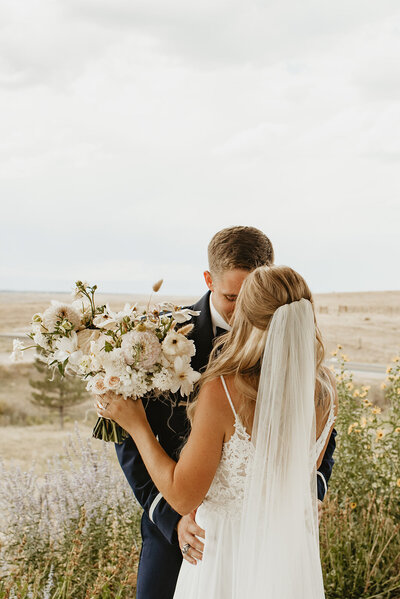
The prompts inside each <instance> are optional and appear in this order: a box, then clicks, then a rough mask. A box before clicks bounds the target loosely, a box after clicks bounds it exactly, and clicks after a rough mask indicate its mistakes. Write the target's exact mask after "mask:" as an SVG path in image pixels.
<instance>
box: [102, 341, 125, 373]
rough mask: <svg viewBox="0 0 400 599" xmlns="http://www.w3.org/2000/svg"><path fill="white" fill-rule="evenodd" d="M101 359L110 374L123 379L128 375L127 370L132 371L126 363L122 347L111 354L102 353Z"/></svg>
mask: <svg viewBox="0 0 400 599" xmlns="http://www.w3.org/2000/svg"><path fill="white" fill-rule="evenodd" d="M100 359H101V363H102V366H103V368H104V370H105V371H106V372H107V373H109V374H112V375H114V376H119V377H122V376H124V375H125V374H126V372H127V369H128V370H129V371H130V368H129V366H127V363H126V361H125V356H124V352H123V350H122V349H121V348H120V347H117V348H115V349H113V350H112V351H110V352H101V358H100Z"/></svg>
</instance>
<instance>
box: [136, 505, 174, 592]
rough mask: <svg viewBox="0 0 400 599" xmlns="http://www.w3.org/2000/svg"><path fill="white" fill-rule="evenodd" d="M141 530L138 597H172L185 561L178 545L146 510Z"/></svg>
mask: <svg viewBox="0 0 400 599" xmlns="http://www.w3.org/2000/svg"><path fill="white" fill-rule="evenodd" d="M141 533H142V541H143V542H142V550H141V552H140V561H139V564H140V567H139V571H138V580H137V591H136V599H172V597H173V596H174V592H175V586H176V581H177V578H178V574H179V569H180V567H181V563H182V554H181V551H180V549H179V545H178V543H174V544H171V543H169V542H168V541H167V539H166V538H165V536H164V535H163V534H162V533H161V532H160V531H159V529H158V528H157V526H156V525H155V524H153V523H152V522H151V521H150V520H149V518H148V516H147V514H146V512H144V513H143V516H142V522H141Z"/></svg>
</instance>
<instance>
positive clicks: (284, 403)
mask: <svg viewBox="0 0 400 599" xmlns="http://www.w3.org/2000/svg"><path fill="white" fill-rule="evenodd" d="M231 324H232V330H231V331H230V332H229V333H227V334H226V335H224V336H223V337H222V338H219V341H218V343H217V345H216V346H215V348H214V350H213V353H212V354H211V357H210V361H209V364H208V367H207V369H206V371H205V373H204V374H203V376H202V379H201V387H200V392H199V394H198V397H197V399H196V400H195V401H194V402H193V403H192V404H191V405H190V406H189V417H190V419H191V422H192V430H191V434H190V436H189V438H188V440H187V443H186V445H185V447H184V450H183V451H182V453H181V456H180V459H179V461H178V462H175V461H174V460H172V459H171V458H170V457H169V456H168V455H167V454H166V453H165V452H164V450H163V449H162V447H161V446H160V445H159V443H158V441H157V439H156V438H155V436H154V435H153V433H152V430H151V428H150V425H149V423H148V422H147V419H146V413H145V411H144V408H143V405H142V402H141V401H130V400H128V401H125V400H123V399H122V398H120V397H117V396H115V395H113V394H112V393H108V394H106V395H103V396H102V398H101V402H102V403H101V404H98V410H99V413H100V414H101V415H102V416H105V417H107V418H111V419H113V420H115V421H116V422H118V424H120V425H121V426H122V427H123V428H124V429H125V430H126V431H127V432H128V433H129V434H130V435H131V436H132V438H133V439H134V441H135V443H136V445H137V447H138V449H139V451H140V453H141V455H142V458H143V461H144V463H145V465H146V468H147V470H148V471H149V474H150V476H151V478H152V479H153V481H154V482H155V484H156V485H157V487H158V489H159V491H160V492H161V493H162V495H163V496H164V498H165V499H166V500H167V501H168V503H169V504H170V505H171V506H172V507H173V508H174V509H175V510H176V511H177V512H179V513H180V514H182V515H184V514H188V513H190V512H192V511H193V510H196V509H197V515H196V521H197V522H198V524H199V525H200V526H201V527H202V528H204V529H205V531H206V539H205V546H204V552H203V559H202V561H201V562H198V563H197V566H196V567H193V566H192V565H190V564H189V563H188V562H186V561H184V562H183V564H182V568H181V571H180V574H179V578H178V582H177V587H176V591H175V595H174V598H175V599H200V598H204V597H207V599H231V598H235V599H239V598H242V597H244V596H247V597H251V598H252V599H255V598H258V597H266V598H270V599H276V598H277V597H279V599H322V598H323V597H325V594H324V588H323V579H322V571H321V563H320V558H319V539H318V515H317V482H316V469H317V468H318V466H319V464H320V462H321V461H322V458H323V455H324V452H325V448H326V445H327V443H328V440H329V435H330V432H331V430H332V428H333V424H334V420H335V417H336V413H337V394H336V389H335V383H334V378H333V376H332V374H331V373H330V372H329V370H327V369H326V368H325V367H324V366H323V365H322V362H323V358H324V348H323V345H322V341H321V336H320V333H319V330H318V327H317V324H316V321H315V313H314V307H313V300H312V296H311V292H310V290H309V288H308V286H307V284H306V282H305V281H304V279H303V278H302V277H301V276H300V275H299V274H298V273H296V272H295V271H294V270H292V269H291V268H289V267H286V266H272V267H267V266H261V267H259V268H257V269H256V270H254V271H253V272H252V273H250V274H249V275H248V277H247V278H246V279H245V281H244V283H243V286H242V289H241V291H240V294H239V296H238V299H237V302H236V308H235V312H234V317H233V322H232V323H231ZM181 549H182V551H183V552H186V551H187V550H188V547H187V546H184V547H182V548H181Z"/></svg>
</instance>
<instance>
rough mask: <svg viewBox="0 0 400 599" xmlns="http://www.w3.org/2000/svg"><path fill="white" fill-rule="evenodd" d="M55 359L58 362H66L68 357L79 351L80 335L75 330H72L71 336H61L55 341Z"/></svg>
mask: <svg viewBox="0 0 400 599" xmlns="http://www.w3.org/2000/svg"><path fill="white" fill-rule="evenodd" d="M54 345H55V349H56V351H55V352H54V355H53V359H54V360H57V362H64V361H65V360H66V359H67V358H70V356H71V355H72V354H73V353H75V352H76V351H78V336H77V334H76V333H75V331H72V333H71V336H70V337H60V338H59V339H57V341H56V342H55V344H54Z"/></svg>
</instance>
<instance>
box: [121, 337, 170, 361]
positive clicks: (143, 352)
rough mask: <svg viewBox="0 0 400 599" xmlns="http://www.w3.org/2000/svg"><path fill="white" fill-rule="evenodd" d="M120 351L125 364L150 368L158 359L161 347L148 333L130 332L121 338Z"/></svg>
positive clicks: (155, 338)
mask: <svg viewBox="0 0 400 599" xmlns="http://www.w3.org/2000/svg"><path fill="white" fill-rule="evenodd" d="M121 349H122V351H123V353H124V357H125V360H126V363H127V364H130V365H134V366H137V367H139V368H144V369H147V368H151V367H152V366H154V364H156V363H157V361H158V360H159V358H160V354H161V345H160V342H159V340H158V338H157V337H156V336H155V335H154V333H150V331H144V332H141V331H131V332H129V333H126V335H124V336H123V341H122V343H121Z"/></svg>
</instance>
